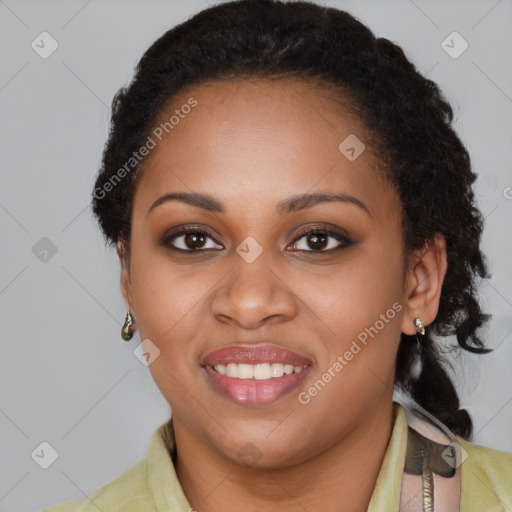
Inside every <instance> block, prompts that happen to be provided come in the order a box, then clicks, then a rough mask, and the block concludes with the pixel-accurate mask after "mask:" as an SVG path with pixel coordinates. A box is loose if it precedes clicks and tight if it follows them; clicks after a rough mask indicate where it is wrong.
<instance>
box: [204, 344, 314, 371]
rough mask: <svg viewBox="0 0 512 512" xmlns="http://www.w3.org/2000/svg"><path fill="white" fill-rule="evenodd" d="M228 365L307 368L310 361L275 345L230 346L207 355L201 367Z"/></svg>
mask: <svg viewBox="0 0 512 512" xmlns="http://www.w3.org/2000/svg"><path fill="white" fill-rule="evenodd" d="M229 363H246V364H261V363H269V364H272V363H283V364H291V365H292V366H309V365H311V360H310V359H309V358H307V357H305V356H302V355H300V354H297V353H296V352H292V351H291V350H287V349H285V348H282V347H278V346H276V345H270V344H264V345H250V346H248V345H230V346H227V347H223V348H220V349H218V350H214V351H213V352H210V353H209V354H207V355H206V356H205V357H204V358H203V361H202V365H203V366H216V365H218V364H224V365H226V364H229Z"/></svg>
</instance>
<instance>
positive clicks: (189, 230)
mask: <svg viewBox="0 0 512 512" xmlns="http://www.w3.org/2000/svg"><path fill="white" fill-rule="evenodd" d="M189 234H196V235H202V236H205V237H208V238H210V239H211V240H213V241H214V242H215V243H216V244H218V245H221V244H220V243H219V242H217V240H215V239H214V238H213V237H212V236H211V235H210V234H209V233H208V232H207V231H205V230H203V229H200V228H194V227H186V228H183V229H180V230H178V231H175V232H171V233H169V234H167V235H165V237H164V238H163V239H162V242H161V244H162V245H164V246H166V247H168V248H169V249H171V250H174V251H181V252H184V253H185V252H189V253H200V252H205V251H209V250H218V249H180V248H178V247H174V246H173V245H172V244H171V242H172V241H173V240H174V239H176V238H179V237H181V236H185V235H189ZM313 234H323V235H327V236H328V237H331V238H334V239H335V240H337V241H338V242H340V244H341V245H339V246H338V247H335V248H334V249H322V250H314V249H311V250H305V249H297V250H298V251H300V252H307V253H313V254H324V253H329V252H333V251H337V250H339V249H344V248H346V247H348V246H350V245H352V244H353V242H352V241H351V240H350V239H349V238H348V237H347V236H345V235H342V234H341V233H338V232H336V231H332V230H330V229H327V228H323V227H321V226H315V227H313V228H311V229H308V230H307V231H304V232H302V233H300V234H299V235H297V237H296V238H295V239H294V241H293V242H292V244H291V245H296V244H297V243H298V242H299V241H300V240H302V239H303V238H306V237H307V236H309V235H313Z"/></svg>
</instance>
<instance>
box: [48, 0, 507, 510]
mask: <svg viewBox="0 0 512 512" xmlns="http://www.w3.org/2000/svg"><path fill="white" fill-rule="evenodd" d="M451 121H452V110H451V107H450V106H449V104H448V103H447V102H446V101H445V99H444V98H443V96H442V94H441V92H440V90H439V89H438V87H437V86H436V84H435V83H434V82H432V81H430V80H427V79H426V78H424V77H423V76H421V75H420V74H419V73H418V72H417V71H416V69H415V68H414V66H413V65H412V64H411V63H410V62H409V61H408V60H407V59H406V57H405V56H404V53H403V52H402V50H401V49H400V48H399V47H398V46H396V45H395V44H393V43H391V42H390V41H388V40H387V39H383V38H376V37H375V36H374V35H373V34H372V33H371V32H370V30H369V29H368V28H366V27H365V26H364V25H363V24H361V23H360V22H358V21H357V20H356V19H354V18H353V17H352V16H350V15H349V14H348V13H346V12H343V11H340V10H336V9H331V8H325V7H321V6H318V5H315V4H310V3H305V2H292V3H283V2H281V1H277V0H240V1H235V2H228V3H224V4H221V5H217V6H215V7H212V8H209V9H206V10H204V11H202V12H200V13H199V14H197V15H196V16H194V17H193V18H191V19H190V20H188V21H187V22H185V23H183V24H181V25H179V26H177V27H175V28H173V29H172V30H170V31H168V32H167V33H166V34H164V35H163V36H162V37H161V38H160V39H158V40H157V41H156V42H155V43H154V44H153V45H152V46H151V47H150V48H149V49H148V50H147V52H146V53H145V54H144V56H143V57H142V59H141V61H140V62H139V64H138V67H137V70H136V75H135V77H134V79H133V81H132V83H131V84H130V85H129V87H127V88H123V89H121V90H120V91H119V92H118V94H117V95H116V97H115V99H114V101H113V106H112V125H111V131H110V136H109V140H108V143H107V145H106V147H105V150H104V155H103V162H102V167H101V169H100V172H99V174H98V177H97V181H96V185H95V188H94V192H93V196H94V197H93V207H94V213H95V215H96V216H97V218H98V221H99V223H100V226H101V228H102V230H103V233H104V234H105V237H106V240H107V241H108V243H110V244H111V245H116V248H117V253H118V255H119V258H120V261H121V266H122V269H121V288H122V294H123V297H124V299H125V304H126V309H127V311H128V313H127V316H126V321H125V325H124V327H123V330H122V336H123V338H124V339H125V340H127V341H129V340H130V339H131V338H132V336H133V334H134V332H135V330H136V329H138V330H139V333H140V337H141V340H143V348H144V355H145V357H146V359H147V362H148V365H149V368H150V371H151V374H152V376H153V378H154V380H155V382H156V383H157V385H158V387H159V389H160V390H161V392H162V394H163V395H164V397H165V398H166V400H167V401H168V403H169V405H170V407H171V409H172V419H171V420H169V421H168V422H166V423H164V424H163V425H161V426H160V427H159V428H158V429H157V430H156V431H155V433H154V435H153V438H152V440H151V446H150V450H149V454H148V457H147V459H145V460H142V461H140V462H139V463H137V464H136V465H135V466H133V467H132V468H131V469H130V470H128V471H127V472H126V473H124V474H123V475H121V476H120V477H119V478H118V479H117V480H115V481H113V482H111V483H109V484H107V485H106V486H105V487H103V488H101V489H99V490H98V491H97V492H95V493H93V494H92V495H91V496H89V497H88V498H86V499H84V500H82V502H80V503H78V502H66V503H64V504H61V505H59V506H55V507H53V508H50V509H47V511H52V512H57V511H75V510H76V511H78V510H81V511H82V510H84V511H85V510H87V511H89V510H98V509H99V510H102V511H104V512H106V511H114V510H115V511H128V510H130V511H135V510H137V511H159V512H162V511H187V510H190V509H192V508H193V509H196V510H199V511H200V512H208V511H218V510H223V511H229V510H248V511H253V510H254V511H260V510H286V511H287V510H290V511H292V510H309V511H313V510H333V511H334V510H347V511H348V510H350V511H365V510H369V511H372V512H376V511H383V510H385V511H394V510H396V511H398V510H399V509H400V510H402V511H405V510H434V507H435V510H436V511H441V510H463V511H473V510H474V511H484V510H489V511H490V510H512V455H511V454H507V453H504V452H500V451H496V450H493V449H490V448H486V447H481V446H478V445H475V444H472V443H470V442H469V441H468V439H469V438H470V436H471V433H472V422H471V418H470V416H469V415H468V413H467V412H466V411H465V410H463V409H460V408H459V399H458V396H457V392H456V390H455V388H454V385H453V383H452V381H451V379H450V377H449V376H448V374H447V372H446V370H445V368H444V366H443V362H442V359H441V356H440V351H441V350H440V348H441V347H442V345H444V344H445V343H446V341H445V339H444V338H443V337H445V336H448V335H455V336H456V339H457V342H458V345H459V346H460V348H461V349H464V350H467V351H470V352H474V353H485V352H487V351H488V349H486V348H485V346H484V344H483V342H482V341H481V340H480V339H479V337H478V335H477V329H478V328H479V327H480V326H482V325H483V324H484V323H485V321H486V320H487V317H486V315H484V314H483V312H482V311H481V309H480V306H479V303H478V301H477V296H476V286H477V281H478V279H479V278H483V277H486V275H487V271H486V266H485V262H484V257H483V255H482V253H481V251H480V247H479V244H480V237H481V232H482V217H481V215H480V213H479V211H478V210H477V209H476V207H475V204H474V197H473V192H472V189H471V184H472V183H473V182H474V180H475V178H476V176H475V174H474V173H473V172H472V170H471V165H470V159H469V155H468V153H467V151H466V149H465V148H464V146H463V144H462V143H461V141H460V139H459V138H458V137H457V135H456V134H455V132H454V131H453V129H452V127H451ZM395 387H396V388H397V389H399V390H402V391H403V392H405V393H406V394H407V395H409V396H410V397H411V398H412V399H413V400H414V403H412V404H410V405H406V404H405V403H404V404H399V403H397V402H394V401H393V391H394V389H395Z"/></svg>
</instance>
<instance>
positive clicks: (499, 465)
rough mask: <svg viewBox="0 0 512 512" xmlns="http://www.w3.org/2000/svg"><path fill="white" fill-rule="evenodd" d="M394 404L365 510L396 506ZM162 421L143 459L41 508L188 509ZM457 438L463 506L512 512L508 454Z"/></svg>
mask: <svg viewBox="0 0 512 512" xmlns="http://www.w3.org/2000/svg"><path fill="white" fill-rule="evenodd" d="M393 405H394V409H395V423H394V426H393V432H392V435H391V439H390V441H389V445H388V448H387V451H386V454H385V456H384V460H383V463H382V467H381V469H380V472H379V475H378V478H377V482H376V485H375V489H374V491H373V495H372V498H371V501H370V505H369V508H368V512H399V503H400V489H401V484H402V472H403V467H404V461H405V454H406V447H407V427H408V425H407V418H406V415H405V411H404V409H403V407H402V406H401V405H400V404H398V403H397V402H393ZM166 424H167V422H165V423H163V424H162V425H160V427H158V429H157V430H156V431H155V432H154V433H153V436H152V438H151V444H150V447H149V452H148V456H147V457H146V458H145V459H142V460H140V461H139V462H137V463H136V464H135V465H133V466H132V467H131V468H130V469H129V470H128V471H126V472H125V473H123V474H122V475H121V476H119V477H118V478H116V479H115V480H113V481H112V482H110V483H109V484H107V485H105V486H103V487H102V488H100V489H98V490H97V491H95V492H94V493H92V494H91V495H90V496H88V497H85V498H83V499H82V500H81V501H66V502H64V503H61V504H59V505H55V506H53V507H50V508H47V509H45V510H43V512H98V510H101V511H102V512H189V511H190V510H191V508H192V507H191V506H190V504H189V503H188V501H187V498H186V497H185V494H184V493H183V490H182V488H181V485H180V483H179V481H178V478H177V476H176V472H175V470H174V465H173V463H172V459H171V457H170V455H169V451H168V448H167V446H166V444H165V442H164V440H163V438H162V432H163V430H164V429H165V428H166ZM457 440H458V441H459V443H460V445H461V447H462V448H463V449H464V450H466V452H467V459H466V460H465V461H464V462H463V464H462V467H461V478H462V479H461V489H462V492H461V494H462V496H461V509H460V510H461V512H512V454H511V453H506V452H502V451H498V450H493V449H492V448H486V447H484V446H480V445H477V444H474V443H470V442H468V441H464V440H463V439H462V438H460V437H459V436H457ZM171 442H172V443H174V439H172V440H171ZM171 448H172V446H171ZM199 512H200V511H199Z"/></svg>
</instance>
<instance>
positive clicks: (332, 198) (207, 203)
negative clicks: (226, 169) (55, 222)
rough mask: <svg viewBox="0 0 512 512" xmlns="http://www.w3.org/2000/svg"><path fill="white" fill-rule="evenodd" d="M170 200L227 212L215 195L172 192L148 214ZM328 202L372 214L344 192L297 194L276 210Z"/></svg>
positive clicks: (293, 208)
mask: <svg viewBox="0 0 512 512" xmlns="http://www.w3.org/2000/svg"><path fill="white" fill-rule="evenodd" d="M169 201H181V202H183V203H186V204H189V205H191V206H196V207H197V208H201V209H203V210H206V211H208V212H212V213H226V208H225V206H224V204H223V203H222V202H221V201H219V200H218V199H216V198H215V197H213V196H211V195H208V194H203V193H199V192H172V193H169V194H165V195H163V196H162V197H160V198H158V199H157V200H156V201H155V202H154V203H153V204H152V205H151V207H150V208H149V210H148V213H147V215H149V214H150V213H151V212H152V211H153V210H154V209H155V208H156V207H157V206H160V205H161V204H164V203H167V202H169ZM327 202H341V203H348V204H353V205H356V206H358V207H359V208H360V209H362V210H363V211H365V212H366V213H367V214H368V215H370V216H371V214H370V210H369V209H368V208H367V207H366V205H365V204H364V203H363V202H362V201H360V200H359V199H357V198H356V197H354V196H351V195H349V194H342V193H331V192H324V193H312V194H297V195H294V196H290V197H287V198H286V199H283V200H282V201H280V202H279V203H277V206H276V211H277V213H278V214H280V215H286V214H289V213H292V212H296V211H299V210H304V209H306V208H312V207H313V206H316V205H317V204H320V203H327Z"/></svg>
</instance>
